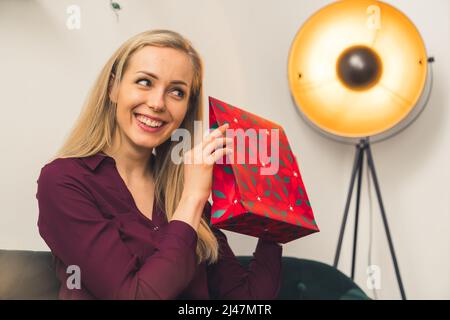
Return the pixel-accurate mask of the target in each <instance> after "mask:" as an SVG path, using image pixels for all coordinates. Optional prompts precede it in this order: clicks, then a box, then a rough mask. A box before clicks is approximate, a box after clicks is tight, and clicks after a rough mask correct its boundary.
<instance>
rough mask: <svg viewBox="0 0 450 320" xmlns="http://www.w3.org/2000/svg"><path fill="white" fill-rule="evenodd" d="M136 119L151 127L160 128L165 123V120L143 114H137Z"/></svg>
mask: <svg viewBox="0 0 450 320" xmlns="http://www.w3.org/2000/svg"><path fill="white" fill-rule="evenodd" d="M136 119H138V121H139V122H141V123H143V124H145V125H146V126H148V127H151V128H159V127H161V126H162V125H163V122H161V121H155V120H151V119H149V118H147V117H145V116H143V115H136Z"/></svg>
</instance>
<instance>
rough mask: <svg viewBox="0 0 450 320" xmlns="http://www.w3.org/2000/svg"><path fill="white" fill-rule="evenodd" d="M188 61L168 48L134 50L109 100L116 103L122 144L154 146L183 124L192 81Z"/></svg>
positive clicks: (191, 72) (191, 69) (185, 56)
mask: <svg viewBox="0 0 450 320" xmlns="http://www.w3.org/2000/svg"><path fill="white" fill-rule="evenodd" d="M193 72H194V71H193V66H192V63H191V61H190V58H189V57H188V56H187V54H185V53H184V52H182V51H179V50H176V49H172V48H162V47H154V46H145V47H143V48H142V49H140V50H138V51H136V52H135V53H134V54H133V55H132V57H131V58H130V60H129V61H128V66H127V68H126V70H125V73H124V74H123V77H122V80H121V82H120V85H119V86H118V87H113V88H112V90H111V93H110V99H111V100H112V101H113V102H117V111H116V124H117V129H118V132H117V133H118V134H120V135H121V138H122V139H121V140H122V143H129V144H131V146H132V147H133V148H136V149H141V148H143V149H149V150H150V151H151V150H152V148H154V147H157V146H158V145H160V144H162V143H163V142H165V141H166V140H167V139H169V138H170V136H171V134H172V132H173V131H174V130H175V129H177V128H178V127H179V126H180V124H181V123H182V122H183V119H184V116H185V115H186V112H187V110H188V102H189V96H190V93H191V92H190V91H191V84H192V80H193Z"/></svg>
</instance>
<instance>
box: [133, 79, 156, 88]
mask: <svg viewBox="0 0 450 320" xmlns="http://www.w3.org/2000/svg"><path fill="white" fill-rule="evenodd" d="M136 83H137V84H141V85H143V86H146V87H147V86H148V85H150V84H151V83H152V82H151V81H150V80H148V79H140V80H138V81H136ZM146 83H147V84H146Z"/></svg>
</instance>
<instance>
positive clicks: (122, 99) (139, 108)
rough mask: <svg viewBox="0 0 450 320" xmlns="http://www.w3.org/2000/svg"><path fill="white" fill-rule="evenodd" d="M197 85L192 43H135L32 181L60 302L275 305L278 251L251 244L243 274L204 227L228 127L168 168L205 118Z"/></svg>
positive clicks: (167, 34) (148, 39)
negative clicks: (184, 137)
mask: <svg viewBox="0 0 450 320" xmlns="http://www.w3.org/2000/svg"><path fill="white" fill-rule="evenodd" d="M202 76H203V70H202V62H201V58H200V57H199V55H198V53H197V52H196V50H195V49H194V48H193V47H192V45H191V43H190V42H189V41H188V40H186V39H185V38H183V37H182V36H181V35H180V34H178V33H176V32H172V31H168V30H153V31H147V32H143V33H140V34H138V35H136V36H134V37H132V38H131V39H129V40H128V41H126V42H125V43H124V44H123V45H122V46H121V47H120V48H119V49H118V50H117V51H116V52H115V53H114V54H113V56H112V57H111V58H110V59H109V61H108V62H107V63H106V65H105V66H104V68H103V70H102V71H101V73H100V75H99V77H98V79H97V81H96V83H95V85H94V87H93V90H92V91H91V92H90V94H89V96H88V99H87V101H86V104H85V106H84V108H83V111H82V113H81V115H80V118H79V120H78V122H77V123H76V125H75V127H74V128H73V130H72V132H71V133H70V135H69V137H68V139H67V141H66V142H65V144H64V145H63V146H62V148H61V149H60V151H59V152H58V154H57V155H56V157H55V158H54V159H52V161H51V162H50V163H48V164H46V165H45V166H44V167H43V168H42V170H41V172H40V176H39V179H38V189H37V194H36V197H37V199H38V203H39V220H38V227H39V232H40V235H41V236H42V238H43V239H44V240H45V242H46V243H47V245H48V246H49V247H50V249H51V251H52V253H53V256H54V258H55V262H56V271H57V276H58V278H59V279H60V281H61V289H60V293H59V297H60V298H61V299H183V298H184V299H210V298H211V299H212V298H216V299H253V298H255V299H273V298H276V296H277V293H278V290H279V286H280V277H281V276H280V273H281V253H282V247H281V246H280V245H279V244H277V243H274V242H270V241H264V240H262V239H259V241H258V244H257V247H256V250H255V253H254V259H253V261H252V262H251V264H250V266H249V268H248V269H245V268H244V267H242V266H241V265H240V264H239V262H238V261H237V260H236V257H235V256H234V254H233V252H232V250H231V249H230V247H229V245H228V243H227V239H226V237H225V235H224V234H223V233H222V232H221V231H220V230H218V229H216V228H214V227H212V226H210V225H209V219H210V210H211V205H210V204H209V202H208V198H209V196H210V192H211V185H212V169H213V164H214V162H215V161H216V160H217V159H219V158H221V157H223V156H224V155H227V154H230V153H232V150H231V149H229V148H227V143H228V142H230V141H228V140H227V139H226V138H225V136H224V131H225V129H226V126H222V127H219V128H217V129H216V130H214V131H213V132H211V133H210V134H209V135H207V136H206V138H205V139H204V140H203V141H202V143H199V144H197V145H195V146H194V147H192V148H191V149H190V150H189V151H188V152H186V153H185V154H184V155H183V160H184V161H183V162H182V163H181V164H175V162H174V161H172V160H171V150H172V148H173V147H174V146H175V144H176V142H174V141H171V138H170V137H171V134H172V133H173V132H174V131H175V130H176V129H178V128H184V129H187V130H188V131H189V132H190V133H191V136H192V138H193V136H194V132H193V131H194V130H193V128H194V121H195V120H201V119H202ZM73 266H76V267H73ZM69 267H71V268H69ZM70 270H78V271H79V273H78V274H79V275H80V283H81V285H80V286H77V283H76V281H75V280H74V279H76V278H73V277H71V274H72V273H71V272H70ZM74 275H75V273H74ZM69 277H70V278H69Z"/></svg>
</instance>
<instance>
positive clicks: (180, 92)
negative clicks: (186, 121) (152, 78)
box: [173, 89, 184, 98]
mask: <svg viewBox="0 0 450 320" xmlns="http://www.w3.org/2000/svg"><path fill="white" fill-rule="evenodd" d="M173 92H175V94H176V96H177V97H179V98H184V91H183V90H181V89H175V90H173Z"/></svg>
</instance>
